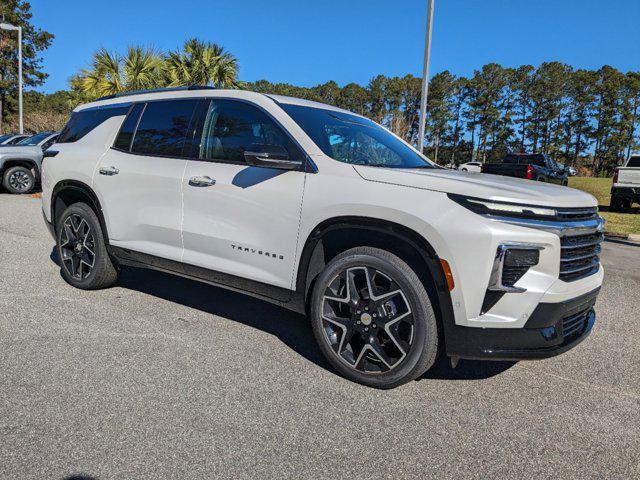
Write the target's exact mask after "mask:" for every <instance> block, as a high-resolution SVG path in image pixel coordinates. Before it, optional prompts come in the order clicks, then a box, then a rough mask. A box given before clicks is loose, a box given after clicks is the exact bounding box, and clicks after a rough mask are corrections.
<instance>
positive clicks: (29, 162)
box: [0, 157, 40, 179]
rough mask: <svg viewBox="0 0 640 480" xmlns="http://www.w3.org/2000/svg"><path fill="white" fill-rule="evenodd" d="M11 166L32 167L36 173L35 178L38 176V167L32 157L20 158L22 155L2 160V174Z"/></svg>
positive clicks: (0, 170) (0, 169)
mask: <svg viewBox="0 0 640 480" xmlns="http://www.w3.org/2000/svg"><path fill="white" fill-rule="evenodd" d="M11 167H26V168H33V169H34V170H35V173H36V179H37V178H39V176H40V168H39V167H38V163H37V162H36V161H35V160H33V159H32V158H22V157H15V158H7V159H6V160H4V161H3V162H2V166H0V172H2V173H3V174H4V172H6V171H7V169H9V168H11Z"/></svg>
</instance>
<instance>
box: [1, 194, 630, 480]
mask: <svg viewBox="0 0 640 480" xmlns="http://www.w3.org/2000/svg"><path fill="white" fill-rule="evenodd" d="M52 249H53V241H52V239H51V238H50V236H49V234H48V233H47V231H46V229H45V227H44V224H43V222H42V217H41V213H40V201H39V200H37V199H35V198H31V197H25V196H20V197H18V196H11V195H6V194H3V195H0V478H21V479H23V478H24V479H31V478H58V479H62V478H68V477H72V476H74V475H76V476H79V475H83V476H85V477H86V478H101V479H107V478H186V477H189V478H213V477H223V478H313V479H319V478H353V479H357V478H363V479H364V478H367V479H371V478H393V479H397V478H428V477H438V478H488V477H498V478H524V477H530V478H538V477H544V478H550V477H554V478H559V477H565V478H632V477H636V478H637V477H638V476H640V340H639V338H640V247H636V246H629V245H622V244H615V243H608V242H607V243H605V244H604V252H603V256H602V258H603V263H604V266H605V271H606V276H605V283H604V286H603V288H602V292H601V295H600V297H599V300H598V304H597V306H596V311H597V315H598V320H597V324H596V327H595V329H594V331H593V333H592V334H591V336H590V337H589V338H588V339H587V340H585V341H584V342H583V343H582V344H581V345H579V346H578V347H576V348H575V349H574V350H572V351H570V352H568V353H566V354H565V355H562V356H560V357H556V358H553V359H548V360H543V361H537V362H520V363H517V364H511V363H492V362H471V361H464V360H463V361H461V362H460V364H459V366H458V368H457V369H455V370H452V369H451V368H449V367H447V366H446V365H444V364H442V365H440V367H439V368H438V369H436V370H435V371H434V372H431V373H428V374H427V375H426V377H425V378H422V379H420V380H418V381H415V382H411V383H410V384H408V385H405V386H403V387H400V388H397V389H395V390H392V391H378V390H373V389H370V388H367V387H363V386H360V385H356V384H354V383H351V382H349V381H347V380H345V379H343V378H341V377H340V376H338V375H337V374H336V373H334V372H333V371H332V370H331V369H330V367H329V366H328V364H327V363H326V362H325V361H324V360H323V359H322V357H321V355H320V353H319V351H318V349H317V348H316V346H315V344H314V341H313V336H312V333H311V330H310V328H309V326H308V323H307V322H306V320H305V318H304V317H302V316H299V315H296V314H293V313H290V312H288V311H286V310H283V309H281V308H278V307H275V306H272V305H270V304H268V303H264V302H262V301H259V300H255V299H252V298H249V297H246V296H243V295H240V294H237V293H230V292H227V291H224V290H222V289H218V288H214V287H210V286H207V285H204V284H199V283H196V282H193V281H189V280H185V279H181V278H177V277H172V276H169V275H165V274H162V273H157V272H151V271H144V270H138V269H126V270H124V271H123V274H122V277H121V282H120V285H119V286H117V287H114V288H111V289H108V290H102V291H96V292H84V291H80V290H76V289H73V288H72V287H70V286H69V285H67V284H66V283H65V282H64V281H63V280H62V278H61V277H60V274H59V268H58V266H57V265H56V264H55V263H54V261H53V259H52V257H51V254H52Z"/></svg>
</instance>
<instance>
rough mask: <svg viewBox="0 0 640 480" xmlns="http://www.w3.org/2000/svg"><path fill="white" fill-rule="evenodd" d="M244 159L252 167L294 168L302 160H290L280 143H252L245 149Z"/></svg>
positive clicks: (298, 166) (299, 165) (298, 165)
mask: <svg viewBox="0 0 640 480" xmlns="http://www.w3.org/2000/svg"><path fill="white" fill-rule="evenodd" d="M244 159H245V160H246V162H247V164H248V165H251V166H252V167H265V168H278V169H280V170H296V169H298V168H300V167H301V166H302V162H300V161H297V160H290V159H289V153H287V150H286V149H285V148H284V147H282V146H280V145H265V144H260V143H254V144H252V145H249V147H248V148H247V149H246V150H245V152H244Z"/></svg>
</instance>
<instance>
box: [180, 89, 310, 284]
mask: <svg viewBox="0 0 640 480" xmlns="http://www.w3.org/2000/svg"><path fill="white" fill-rule="evenodd" d="M202 115H203V122H202V125H203V126H202V139H201V142H200V145H199V152H198V154H197V157H198V159H196V160H189V162H188V163H187V168H186V171H185V175H184V179H183V185H182V186H183V192H184V195H183V198H184V222H183V239H184V255H183V262H184V263H185V265H184V268H185V269H187V271H189V269H190V266H193V268H192V271H193V273H196V274H197V272H198V271H200V270H199V268H204V269H208V270H213V271H216V272H222V273H223V274H230V275H234V276H236V277H242V278H245V279H249V280H254V281H257V282H262V283H267V284H270V285H275V286H278V287H283V288H286V289H291V288H292V284H293V280H292V279H293V266H294V263H295V257H296V247H297V239H298V229H299V226H300V210H301V209H300V207H301V203H302V195H303V191H304V182H305V173H304V172H303V171H286V170H276V169H271V168H261V167H252V166H249V165H247V163H246V162H245V159H244V151H245V150H246V149H248V148H249V146H250V145H252V144H262V145H265V144H267V145H279V146H282V147H284V148H286V149H287V151H288V154H289V157H290V158H294V159H297V158H303V154H302V152H301V151H300V150H299V147H298V146H297V145H296V144H295V143H294V142H293V141H292V140H291V139H290V138H289V137H288V135H287V134H286V133H285V132H284V130H283V129H282V128H281V127H280V126H279V125H278V124H276V122H275V121H274V120H273V119H272V118H271V117H270V116H269V115H267V114H266V113H265V112H264V111H262V110H261V109H259V108H258V107H256V106H254V105H252V104H249V103H246V102H242V101H235V100H211V101H210V102H209V104H208V105H207V106H206V108H203V110H202ZM196 143H197V142H196ZM245 288H246V287H245Z"/></svg>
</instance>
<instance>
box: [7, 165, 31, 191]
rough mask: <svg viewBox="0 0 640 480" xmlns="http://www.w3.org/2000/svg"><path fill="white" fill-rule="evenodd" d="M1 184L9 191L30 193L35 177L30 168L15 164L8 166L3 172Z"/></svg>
mask: <svg viewBox="0 0 640 480" xmlns="http://www.w3.org/2000/svg"><path fill="white" fill-rule="evenodd" d="M2 184H3V185H4V188H6V189H7V191H8V192H10V193H14V194H21V193H30V192H31V191H33V188H34V187H35V185H36V179H35V177H34V176H33V172H32V171H31V169H29V168H27V167H22V166H17V167H11V168H8V169H7V171H6V172H4V177H3V180H2Z"/></svg>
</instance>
